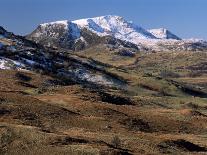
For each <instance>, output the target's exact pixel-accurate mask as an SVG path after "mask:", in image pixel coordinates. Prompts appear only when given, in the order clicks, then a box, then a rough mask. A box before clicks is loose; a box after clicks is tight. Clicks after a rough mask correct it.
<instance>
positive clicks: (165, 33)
mask: <svg viewBox="0 0 207 155" xmlns="http://www.w3.org/2000/svg"><path fill="white" fill-rule="evenodd" d="M148 32H150V33H151V34H153V35H154V36H155V37H157V38H158V39H175V40H180V38H179V37H177V36H176V35H175V34H172V33H171V32H170V31H169V30H167V29H165V28H159V29H151V30H148Z"/></svg>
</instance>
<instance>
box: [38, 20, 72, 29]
mask: <svg viewBox="0 0 207 155" xmlns="http://www.w3.org/2000/svg"><path fill="white" fill-rule="evenodd" d="M54 24H57V25H59V24H61V25H65V28H67V27H68V21H67V20H63V21H55V22H50V23H43V24H40V26H41V27H47V26H48V25H54Z"/></svg>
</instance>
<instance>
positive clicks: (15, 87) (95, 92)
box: [0, 28, 207, 155]
mask: <svg viewBox="0 0 207 155" xmlns="http://www.w3.org/2000/svg"><path fill="white" fill-rule="evenodd" d="M0 35H1V38H0V45H1V46H0V54H1V57H0V79H1V80H0V140H1V141H0V153H1V154H18V155H19V154H38V155H39V154H44V155H47V154H48V155H49V154H74V155H75V154H103V155H104V154H123V155H125V154H159V155H160V154H178V155H179V154H192V155H198V154H206V152H207V139H206V133H207V110H206V109H207V105H206V103H207V80H206V79H207V74H206V73H207V71H206V68H207V67H206V59H207V53H206V52H205V51H203V52H202V51H201V52H195V51H193V52H189V51H179V52H150V53H149V52H148V53H146V52H138V51H136V50H135V51H129V50H125V49H122V50H120V48H114V47H113V46H112V44H96V45H93V46H92V47H88V48H86V49H85V50H82V51H76V52H75V53H73V52H71V51H70V50H66V49H60V48H49V47H44V46H42V45H39V44H36V43H34V42H32V41H28V40H27V39H25V38H24V37H21V36H16V35H14V34H12V33H9V32H7V31H6V30H4V29H3V28H1V29H0Z"/></svg>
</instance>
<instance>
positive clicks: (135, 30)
mask: <svg viewBox="0 0 207 155" xmlns="http://www.w3.org/2000/svg"><path fill="white" fill-rule="evenodd" d="M72 22H73V23H75V24H77V25H78V26H79V27H80V28H87V29H89V30H91V31H92V32H94V33H96V34H98V35H99V36H107V35H110V36H113V37H115V38H118V39H121V40H126V41H129V42H133V43H138V40H139V39H156V37H155V36H153V35H152V34H151V33H149V32H148V31H146V30H145V29H143V28H142V27H140V26H137V25H135V24H133V23H132V22H127V21H126V20H125V19H123V18H122V17H119V16H112V15H108V16H101V17H95V18H87V19H80V20H75V21H72Z"/></svg>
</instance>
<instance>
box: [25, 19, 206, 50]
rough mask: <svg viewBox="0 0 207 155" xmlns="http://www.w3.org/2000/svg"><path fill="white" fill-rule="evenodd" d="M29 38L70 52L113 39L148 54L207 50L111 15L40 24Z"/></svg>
mask: <svg viewBox="0 0 207 155" xmlns="http://www.w3.org/2000/svg"><path fill="white" fill-rule="evenodd" d="M27 38H28V39H30V40H34V41H35V42H37V43H41V44H44V45H48V46H57V47H61V48H67V49H71V50H81V49H84V48H86V47H89V46H92V45H94V44H99V43H109V42H112V41H111V40H113V42H114V44H117V43H115V42H119V43H118V45H120V46H125V45H127V46H129V45H130V46H132V47H133V46H136V47H137V48H138V49H139V50H147V51H162V50H170V51H179V50H203V49H206V48H207V43H206V41H204V40H198V39H193V40H192V39H185V40H184V39H181V38H180V37H178V36H177V35H175V34H173V33H172V32H170V31H169V30H167V29H165V28H159V29H151V30H145V29H144V28H142V27H141V26H138V25H136V24H134V23H132V22H128V21H127V20H125V19H124V18H123V17H120V16H112V15H108V16H101V17H95V18H86V19H80V20H75V21H68V20H65V21H56V22H51V23H44V24H40V25H39V26H38V27H37V29H36V30H34V31H33V32H32V33H31V34H29V35H28V36H27ZM132 44H134V45H132Z"/></svg>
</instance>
